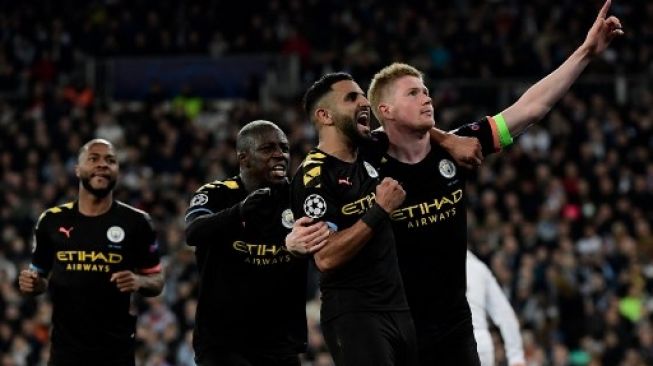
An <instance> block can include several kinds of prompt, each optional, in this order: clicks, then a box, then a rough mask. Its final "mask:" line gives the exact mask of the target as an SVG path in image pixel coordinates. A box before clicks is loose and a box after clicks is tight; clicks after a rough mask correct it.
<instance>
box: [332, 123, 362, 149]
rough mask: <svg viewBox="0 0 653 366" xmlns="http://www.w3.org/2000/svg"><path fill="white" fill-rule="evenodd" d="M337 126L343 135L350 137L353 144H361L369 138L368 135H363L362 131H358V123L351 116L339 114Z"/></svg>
mask: <svg viewBox="0 0 653 366" xmlns="http://www.w3.org/2000/svg"><path fill="white" fill-rule="evenodd" d="M336 127H337V128H338V129H339V130H340V132H342V134H343V135H345V136H347V137H348V138H349V140H350V141H351V142H352V144H354V145H356V146H359V145H361V144H363V143H365V142H366V141H367V140H368V137H367V136H364V135H362V134H361V133H360V131H358V123H357V122H356V121H355V120H354V118H352V117H351V116H338V119H337V120H336Z"/></svg>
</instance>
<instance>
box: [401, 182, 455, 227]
mask: <svg viewBox="0 0 653 366" xmlns="http://www.w3.org/2000/svg"><path fill="white" fill-rule="evenodd" d="M462 198H463V190H462V189H459V190H456V191H454V192H451V193H450V194H449V195H446V196H442V197H440V198H434V199H433V200H429V201H425V202H421V203H418V204H415V205H411V206H407V207H402V208H399V209H396V210H395V211H393V212H392V215H390V218H392V220H394V221H402V220H410V219H414V218H417V217H422V216H428V215H431V214H434V213H440V212H441V211H443V209H444V210H448V209H449V208H453V206H454V205H455V204H456V203H458V202H459V201H460V200H461V199H462Z"/></svg>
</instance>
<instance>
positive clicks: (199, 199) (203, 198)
mask: <svg viewBox="0 0 653 366" xmlns="http://www.w3.org/2000/svg"><path fill="white" fill-rule="evenodd" d="M207 202H209V196H207V195H205V194H204V193H200V194H198V195H197V196H195V197H193V199H192V200H191V201H190V207H193V206H201V205H205V204H206V203H207Z"/></svg>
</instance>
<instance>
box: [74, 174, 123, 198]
mask: <svg viewBox="0 0 653 366" xmlns="http://www.w3.org/2000/svg"><path fill="white" fill-rule="evenodd" d="M81 182H82V186H84V188H85V189H86V190H87V191H89V192H90V193H91V194H92V195H93V196H95V197H97V198H104V197H106V196H108V195H109V193H111V191H113V187H115V186H116V180H115V179H113V180H111V181H109V185H107V187H106V188H100V189H98V188H93V186H91V178H82V179H81Z"/></svg>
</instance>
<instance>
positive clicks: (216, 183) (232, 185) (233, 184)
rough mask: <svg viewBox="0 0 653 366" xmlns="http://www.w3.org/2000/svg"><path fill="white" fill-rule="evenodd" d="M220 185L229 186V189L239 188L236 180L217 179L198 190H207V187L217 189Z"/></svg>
mask: <svg viewBox="0 0 653 366" xmlns="http://www.w3.org/2000/svg"><path fill="white" fill-rule="evenodd" d="M218 186H224V187H227V188H229V189H238V188H239V186H238V182H236V181H235V180H226V181H224V182H222V181H219V180H216V181H213V182H211V183H206V184H205V185H203V186H201V187H200V188H199V189H198V190H197V192H201V191H206V190H207V189H215V188H217V187H218Z"/></svg>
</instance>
